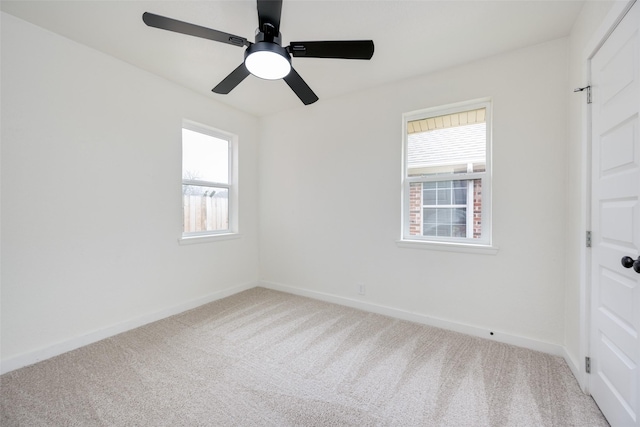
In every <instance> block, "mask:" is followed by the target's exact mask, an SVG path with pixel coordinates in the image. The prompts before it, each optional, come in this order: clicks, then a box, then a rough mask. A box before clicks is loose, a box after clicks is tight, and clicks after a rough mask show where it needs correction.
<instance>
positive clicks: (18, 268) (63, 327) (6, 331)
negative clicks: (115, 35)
mask: <svg viewBox="0 0 640 427" xmlns="http://www.w3.org/2000/svg"><path fill="white" fill-rule="evenodd" d="M1 118H2V134H1V136H2V169H1V172H2V212H1V218H2V275H1V278H2V305H1V310H2V311H1V313H2V330H1V332H2V353H1V357H2V361H3V363H5V362H7V361H8V363H9V364H10V365H15V364H16V363H18V364H19V363H20V362H16V361H15V360H16V358H17V359H20V357H24V356H25V355H29V354H30V355H31V356H27V358H26V359H24V360H27V361H28V358H29V357H33V355H34V354H36V355H37V352H38V351H39V350H41V349H47V348H51V347H52V346H54V347H55V345H57V344H60V343H62V346H60V347H59V349H60V350H65V349H68V347H69V345H74V344H77V343H79V342H80V341H82V337H85V338H86V337H87V336H88V337H89V338H86V339H91V337H99V336H100V334H99V333H98V334H97V335H96V334H95V332H96V331H100V330H103V329H105V328H107V329H109V328H111V329H110V330H111V331H113V330H114V329H113V328H114V326H115V327H116V329H117V325H120V324H127V325H129V326H130V325H131V324H132V323H131V322H133V323H135V322H136V321H138V322H140V321H141V320H140V319H142V320H143V321H144V319H147V320H148V319H152V318H153V317H154V316H155V314H154V313H164V314H166V313H169V312H171V310H172V309H173V308H175V307H183V308H184V307H185V306H188V305H189V304H191V303H193V301H200V302H202V301H204V300H206V299H207V298H212V297H215V295H218V294H220V292H222V293H224V292H225V291H228V290H230V289H231V290H237V288H238V287H243V286H245V287H246V286H252V285H253V284H255V281H256V280H257V278H258V244H257V225H258V220H257V208H256V203H255V201H256V199H257V197H258V196H257V187H258V183H257V172H256V171H257V131H258V128H257V126H258V123H257V119H256V118H254V117H252V116H250V115H247V114H244V113H241V112H238V111H235V110H232V109H230V108H228V107H225V106H222V105H221V104H219V103H216V102H215V101H213V100H210V99H208V98H206V97H205V96H201V95H199V94H196V93H193V92H190V91H187V90H185V89H182V88H180V87H178V86H175V85H174V84H172V83H169V82H167V81H165V80H163V79H161V78H159V77H156V76H154V75H152V74H149V73H146V72H144V71H141V70H139V69H137V68H134V67H132V66H130V65H128V64H126V63H123V62H121V61H118V60H116V59H114V58H112V57H109V56H106V55H104V54H102V53H99V52H97V51H94V50H91V49H89V48H87V47H84V46H82V45H79V44H76V43H74V42H71V41H69V40H67V39H65V38H62V37H60V36H58V35H55V34H53V33H50V32H47V31H45V30H42V29H40V28H38V27H35V26H33V25H31V24H28V23H26V22H24V21H21V20H19V19H17V18H15V17H13V16H11V15H7V14H5V13H2V116H1ZM183 118H187V119H191V120H194V121H197V122H200V123H203V124H207V125H210V126H213V127H217V128H220V129H223V130H225V131H229V132H233V133H236V134H238V135H239V150H240V153H239V156H240V157H239V158H240V179H239V185H240V232H241V233H242V237H241V238H240V239H236V240H229V241H222V242H216V243H208V244H198V245H189V246H179V245H178V241H177V240H178V238H179V236H180V234H181V227H182V222H181V221H182V217H181V194H182V193H181V184H180V177H181V139H180V138H181V124H182V122H181V121H182V119H183ZM145 316H146V317H145ZM127 322H128V323H127ZM125 327H126V326H125ZM92 334H93V335H92ZM65 343H66V344H65ZM45 356H46V354H45ZM12 361H13V362H12ZM4 368H5V366H3V369H4Z"/></svg>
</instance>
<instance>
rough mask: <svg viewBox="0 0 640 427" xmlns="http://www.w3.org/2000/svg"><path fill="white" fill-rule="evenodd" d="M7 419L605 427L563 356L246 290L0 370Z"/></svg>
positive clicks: (7, 422)
mask: <svg viewBox="0 0 640 427" xmlns="http://www.w3.org/2000/svg"><path fill="white" fill-rule="evenodd" d="M0 391H1V410H2V415H1V418H0V421H1V423H0V424H1V425H2V426H3V427H8V426H293V425H296V426H327V425H331V426H378V425H382V426H457V427H459V426H562V427H566V426H606V425H607V423H606V421H605V420H604V418H603V417H602V414H601V413H600V411H599V410H598V408H597V407H596V405H595V404H594V402H593V400H592V399H591V398H590V397H588V396H585V395H583V394H582V392H581V391H580V390H579V388H578V384H577V382H576V381H575V379H574V378H573V376H572V374H571V372H570V370H569V368H568V367H567V366H566V364H565V362H564V361H563V360H562V359H561V358H559V357H555V356H550V355H548V354H544V353H538V352H534V351H530V350H525V349H521V348H517V347H513V346H509V345H505V344H500V343H496V342H493V341H489V340H483V339H480V338H475V337H470V336H467V335H462V334H458V333H453V332H448V331H444V330H441V329H436V328H431V327H428V326H423V325H419V324H415V323H411V322H405V321H400V320H396V319H392V318H388V317H384V316H380V315H377V314H371V313H366V312H362V311H358V310H355V309H351V308H347V307H342V306H339V305H335V304H329V303H325V302H321V301H315V300H312V299H308V298H302V297H298V296H293V295H289V294H285V293H281V292H275V291H271V290H267V289H262V288H256V289H251V290H249V291H246V292H242V293H240V294H237V295H234V296H232V297H229V298H226V299H223V300H220V301H216V302H214V303H211V304H208V305H205V306H202V307H199V308H197V309H195V310H191V311H189V312H186V313H183V314H181V315H177V316H174V317H171V318H168V319H165V320H162V321H159V322H156V323H153V324H150V325H148V326H145V327H142V328H139V329H136V330H134V331H130V332H127V333H124V334H121V335H118V336H116V337H113V338H109V339H106V340H103V341H100V342H98V343H95V344H92V345H89V346H87V347H84V348H81V349H78V350H75V351H72V352H70V353H66V354H64V355H61V356H58V357H55V358H53V359H49V360H46V361H43V362H40V363H38V364H36V365H33V366H30V367H26V368H23V369H19V370H17V371H13V372H9V373H7V374H5V375H3V376H1V377H0Z"/></svg>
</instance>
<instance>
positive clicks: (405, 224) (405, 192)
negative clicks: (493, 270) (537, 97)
mask: <svg viewBox="0 0 640 427" xmlns="http://www.w3.org/2000/svg"><path fill="white" fill-rule="evenodd" d="M480 108H485V112H486V113H485V114H486V116H485V122H486V138H485V144H486V146H485V147H486V148H485V149H486V151H485V153H486V159H485V170H484V171H478V172H472V171H471V172H469V171H468V172H463V173H455V172H449V173H441V174H433V175H419V176H409V173H408V167H409V161H408V160H409V153H408V143H409V133H408V123H409V122H412V121H415V120H423V119H427V118H433V117H439V116H444V115H448V114H455V113H460V112H464V111H470V110H475V109H480ZM492 121H493V117H492V100H491V98H482V99H476V100H471V101H465V102H459V103H455V104H448V105H443V106H437V107H431V108H426V109H422V110H417V111H412V112H409V113H404V114H403V115H402V195H401V200H402V208H401V234H400V240H398V246H401V247H421V248H424V249H444V250H455V251H458V250H462V251H466V250H470V251H472V252H473V251H474V250H473V249H478V251H477V252H483V253H496V252H497V248H495V247H494V246H493V237H492V214H491V207H492V192H491V187H492V185H491V178H492V170H493V165H492ZM476 179H481V188H482V190H481V191H482V205H481V211H482V223H481V237H480V238H473V232H472V233H471V236H472V237H464V238H455V237H438V236H424V235H422V233H423V222H424V218H421V221H420V235H411V234H410V225H411V212H410V186H411V184H412V183H423V182H439V181H464V180H467V181H468V183H467V184H468V185H470V186H473V182H474V181H473V180H476ZM471 193H473V192H471ZM420 197H421V200H420V209H421V210H423V209H424V205H423V200H422V197H423V188H422V186H421V190H420ZM468 197H471V199H472V198H473V196H472V195H471V196H469V192H468ZM469 208H471V216H473V203H471V204H469V206H467V224H469V217H468V215H469ZM467 235H468V234H467Z"/></svg>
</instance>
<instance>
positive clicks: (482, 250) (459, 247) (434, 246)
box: [396, 240, 498, 255]
mask: <svg viewBox="0 0 640 427" xmlns="http://www.w3.org/2000/svg"><path fill="white" fill-rule="evenodd" d="M396 245H397V246H398V247H399V248H409V249H427V250H434V251H446V252H465V253H475V254H485V255H495V254H497V253H498V248H497V247H496V246H490V245H470V244H466V243H448V242H425V241H421V240H396Z"/></svg>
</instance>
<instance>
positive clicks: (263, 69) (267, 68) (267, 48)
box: [244, 43, 291, 80]
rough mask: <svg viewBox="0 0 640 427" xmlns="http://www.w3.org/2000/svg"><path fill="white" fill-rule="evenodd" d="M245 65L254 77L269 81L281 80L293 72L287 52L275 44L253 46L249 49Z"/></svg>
mask: <svg viewBox="0 0 640 427" xmlns="http://www.w3.org/2000/svg"><path fill="white" fill-rule="evenodd" d="M280 50H282V52H280ZM244 65H245V66H246V67H247V70H249V72H250V73H251V74H253V75H254V76H256V77H260V78H261V79H267V80H278V79H281V78H283V77H286V76H287V75H288V74H289V72H290V71H291V62H290V59H289V55H288V53H287V51H286V50H284V49H283V48H282V47H280V46H279V45H277V44H274V43H256V44H254V45H252V46H251V47H250V48H249V49H247V55H246V57H245V60H244Z"/></svg>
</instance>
